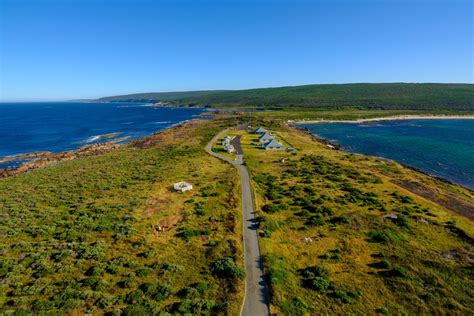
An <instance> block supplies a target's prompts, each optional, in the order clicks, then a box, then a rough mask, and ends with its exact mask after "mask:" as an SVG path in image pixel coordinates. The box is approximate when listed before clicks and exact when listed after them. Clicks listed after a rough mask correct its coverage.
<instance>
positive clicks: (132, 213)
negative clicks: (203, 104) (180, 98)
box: [0, 121, 243, 315]
mask: <svg viewBox="0 0 474 316" xmlns="http://www.w3.org/2000/svg"><path fill="white" fill-rule="evenodd" d="M222 128H223V126H221V125H219V124H218V123H214V122H212V123H211V122H209V121H203V122H191V123H187V124H185V125H183V126H181V127H177V128H172V129H170V130H167V131H163V132H161V133H159V134H157V135H155V136H151V137H148V138H145V139H141V140H138V141H135V142H133V143H131V144H130V145H129V146H127V147H123V148H120V149H117V150H115V151H113V152H111V153H107V154H104V155H101V156H98V157H90V158H86V159H78V160H73V161H64V162H60V163H57V164H56V165H55V166H51V167H47V168H44V169H40V170H36V171H34V172H30V173H26V174H22V175H18V176H16V177H9V178H5V179H1V180H0V214H1V221H0V223H1V224H0V231H1V234H0V244H1V249H0V252H1V254H2V255H1V258H0V280H1V281H0V289H1V290H0V292H1V294H0V311H4V312H6V311H17V312H18V311H24V314H28V313H27V311H31V312H34V313H35V314H54V313H56V314H64V313H68V314H84V313H93V314H104V313H107V314H113V315H115V314H119V313H122V314H123V315H152V314H158V313H160V312H168V313H172V314H187V313H192V314H203V315H204V314H238V311H239V308H240V304H241V301H242V295H243V280H242V276H243V270H242V264H243V260H242V244H241V218H240V212H239V208H240V204H239V203H240V200H239V194H240V193H239V185H238V184H239V178H238V174H237V172H236V170H234V169H233V168H232V167H231V166H230V165H227V164H225V163H222V162H220V161H217V160H216V159H214V158H212V157H210V156H209V155H207V154H206V153H205V152H204V150H203V149H202V148H203V147H204V145H205V144H206V143H207V142H208V141H209V140H210V139H211V138H212V136H214V134H215V133H217V132H218V131H219V130H220V129H222ZM181 180H186V181H189V182H190V183H192V184H193V190H191V191H188V192H185V193H179V192H175V191H173V190H172V184H173V182H177V181H181Z"/></svg>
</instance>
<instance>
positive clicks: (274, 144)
mask: <svg viewBox="0 0 474 316" xmlns="http://www.w3.org/2000/svg"><path fill="white" fill-rule="evenodd" d="M263 146H265V147H283V144H282V143H280V142H279V141H277V140H276V139H275V138H274V139H272V140H270V141H269V142H267V143H265V144H264V145H263Z"/></svg>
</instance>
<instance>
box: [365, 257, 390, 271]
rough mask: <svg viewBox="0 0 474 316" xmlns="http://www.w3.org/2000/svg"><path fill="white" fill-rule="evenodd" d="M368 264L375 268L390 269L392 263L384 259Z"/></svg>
mask: <svg viewBox="0 0 474 316" xmlns="http://www.w3.org/2000/svg"><path fill="white" fill-rule="evenodd" d="M370 266H371V267H373V268H376V269H390V268H391V267H392V263H391V262H390V261H389V260H386V259H385V260H382V261H379V262H374V263H371V264H370Z"/></svg>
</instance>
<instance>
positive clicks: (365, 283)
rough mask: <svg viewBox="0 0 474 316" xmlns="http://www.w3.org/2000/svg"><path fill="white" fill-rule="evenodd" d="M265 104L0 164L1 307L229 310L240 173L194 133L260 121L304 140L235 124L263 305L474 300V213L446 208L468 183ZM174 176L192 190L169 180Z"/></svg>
mask: <svg viewBox="0 0 474 316" xmlns="http://www.w3.org/2000/svg"><path fill="white" fill-rule="evenodd" d="M269 113H271V112H264V113H249V114H246V116H244V117H231V118H227V119H216V120H213V121H201V122H199V123H198V122H192V123H187V124H185V125H184V126H182V127H178V128H173V129H171V130H168V131H164V132H161V133H159V134H157V135H155V136H152V137H149V138H145V139H141V140H137V141H135V142H133V143H131V144H130V145H129V146H127V147H124V148H122V149H119V150H117V151H115V152H112V153H109V154H105V155H102V156H99V157H92V158H87V159H80V160H73V161H64V162H61V163H58V164H57V165H54V166H51V167H48V168H44V169H40V170H37V171H35V172H31V173H27V174H23V175H20V176H17V177H11V178H5V179H0V218H1V220H0V245H1V246H0V253H1V254H2V256H1V257H0V312H1V311H14V310H22V309H23V310H30V311H34V312H36V313H41V312H43V311H45V312H44V313H46V314H51V313H54V312H56V313H58V314H63V313H65V312H67V313H69V314H84V313H92V314H103V313H109V314H118V313H120V312H122V313H123V314H124V315H149V314H153V313H155V314H157V313H159V312H167V313H173V314H186V313H192V314H204V315H205V314H229V315H237V314H238V313H239V308H240V304H241V302H242V298H243V287H244V286H243V279H242V278H243V271H242V269H241V268H240V267H241V266H242V262H243V260H242V243H241V239H242V236H241V215H240V214H241V213H240V192H239V188H240V184H239V177H238V174H237V172H236V170H235V169H234V168H232V167H231V166H230V165H227V164H224V163H222V162H220V161H219V160H217V159H215V158H212V157H210V156H208V155H207V154H206V153H205V151H204V149H203V148H204V146H205V144H206V143H207V142H208V141H209V140H210V139H211V138H212V137H213V136H214V135H215V134H217V133H218V132H219V131H221V130H223V129H225V128H227V127H229V126H234V125H237V124H239V123H242V122H244V121H248V120H253V121H252V123H253V125H254V126H257V125H260V124H264V127H266V128H269V129H271V130H272V131H273V132H274V133H275V134H276V135H277V137H278V139H279V140H280V141H282V142H283V143H284V144H285V145H287V146H290V147H294V148H296V150H297V151H296V153H287V152H285V151H265V150H264V149H262V148H261V147H260V146H259V142H258V140H257V136H256V135H252V134H248V133H246V132H244V131H230V132H229V133H230V134H236V135H237V134H239V135H242V142H243V149H244V154H245V162H246V164H247V166H248V168H249V171H250V172H251V175H252V178H253V185H254V189H255V196H256V203H257V215H258V226H259V233H260V234H261V239H260V242H261V250H262V253H263V255H264V257H265V271H266V274H267V277H268V280H269V284H270V287H271V288H270V291H271V311H272V313H274V314H288V315H301V314H374V313H376V312H378V313H390V314H404V313H407V314H472V313H473V310H474V307H473V306H474V301H473V299H472V297H474V293H473V291H472V289H473V288H474V282H473V279H474V278H473V274H472V268H473V266H472V258H473V257H474V251H473V248H474V240H473V237H472V236H474V226H473V225H472V221H471V220H468V219H467V218H466V217H463V216H461V215H459V214H457V213H456V212H453V211H451V210H449V209H448V208H450V209H452V210H457V211H459V210H462V209H472V208H474V194H473V192H471V191H468V190H466V189H463V188H462V187H459V186H455V185H451V184H448V183H444V182H441V181H439V180H436V179H433V178H431V177H428V176H426V175H423V174H421V173H418V172H415V171H412V170H409V169H407V168H404V167H402V166H400V165H398V164H396V163H394V162H391V161H387V160H383V159H379V158H375V157H367V156H363V155H355V154H348V153H346V152H342V151H335V150H331V149H329V148H328V147H327V146H326V145H324V144H322V143H319V142H316V141H315V140H313V138H312V137H311V136H309V135H307V134H305V133H303V132H301V131H299V130H296V129H294V128H291V127H287V126H285V125H282V124H281V122H282V121H283V120H284V116H281V117H276V118H274V117H273V116H272V115H271V114H269ZM357 113H358V114H357V115H365V116H366V117H367V115H368V114H362V113H360V112H357ZM300 114H301V113H300ZM300 114H298V113H296V114H289V115H294V117H296V116H298V115H300ZM372 114H374V115H375V113H373V112H371V114H370V115H372ZM403 114H406V111H405V112H404V113H403ZM304 115H306V114H304ZM324 115H329V116H330V114H329V113H328V114H324ZM331 115H333V116H338V117H344V118H345V119H347V118H348V116H351V117H352V116H354V115H355V113H353V112H350V113H349V112H347V113H345V114H344V113H343V112H341V113H337V112H333V113H332V114H331ZM390 115H393V113H391V114H390ZM327 118H330V117H327ZM282 158H285V159H284V160H282ZM183 180H184V181H188V182H190V183H191V184H192V185H193V186H194V188H193V190H192V191H190V192H186V193H183V194H181V193H176V192H173V191H172V190H171V185H172V184H173V183H174V182H177V181H183ZM413 192H418V193H417V194H419V195H417V194H415V193H413ZM422 196H423V197H422ZM441 205H444V206H441Z"/></svg>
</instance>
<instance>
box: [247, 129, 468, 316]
mask: <svg viewBox="0 0 474 316" xmlns="http://www.w3.org/2000/svg"><path fill="white" fill-rule="evenodd" d="M273 129H274V130H275V131H276V132H277V133H278V134H279V135H280V137H281V138H282V139H284V140H285V141H286V142H287V143H288V144H290V145H291V146H292V147H294V148H296V151H295V152H292V153H288V152H285V151H276V152H268V151H264V150H261V149H259V148H258V147H256V146H254V142H255V138H256V136H255V135H252V134H248V135H245V136H243V138H242V139H243V143H244V144H243V148H244V152H245V154H246V164H247V166H248V168H249V170H250V172H251V174H252V178H253V182H254V187H255V192H256V194H255V195H256V197H257V225H258V231H259V234H260V236H261V240H260V243H261V251H262V255H263V256H264V264H265V272H266V277H267V280H268V284H269V290H270V296H271V311H272V313H275V314H285V315H302V314H354V313H355V314H367V313H368V314H372V313H373V314H376V313H379V314H387V313H388V314H450V313H459V314H469V313H472V312H473V307H474V300H473V299H472V297H474V296H473V294H474V293H473V292H472V290H471V289H472V288H473V285H474V283H473V282H472V258H473V256H474V253H473V246H474V239H473V238H472V236H473V235H474V229H473V226H472V221H470V220H469V219H467V218H465V217H464V216H462V215H459V214H457V213H455V212H454V210H455V207H452V208H451V210H452V211H450V210H448V208H449V205H447V204H446V205H447V207H443V206H441V205H439V204H438V203H436V199H437V198H436V197H435V196H429V195H426V197H425V198H422V197H420V196H419V195H416V194H413V192H411V191H410V189H411V188H412V187H410V186H409V185H407V184H408V183H411V184H413V185H417V187H418V188H424V190H425V191H432V192H436V195H437V196H438V197H440V196H444V197H445V199H449V198H448V197H449V196H451V197H452V198H454V200H451V202H452V204H451V205H452V206H454V205H455V204H457V203H461V204H462V203H465V204H464V207H465V209H466V210H467V209H469V208H470V209H471V216H472V209H474V194H473V192H471V191H469V190H467V189H464V188H461V187H459V186H456V185H450V184H447V183H444V182H441V181H439V180H436V179H433V178H430V177H429V176H426V175H423V174H420V173H417V172H414V171H412V170H409V169H406V168H404V167H402V166H400V165H398V164H397V163H394V162H391V161H387V160H383V159H380V158H375V157H368V156H364V155H356V154H348V153H346V152H343V151H338V150H334V149H331V148H329V147H328V146H327V145H326V144H324V143H319V142H317V141H315V139H313V138H312V136H310V135H308V134H306V133H304V132H302V131H300V130H297V129H295V128H292V127H287V126H284V125H281V126H278V125H277V124H274V125H273ZM412 191H414V192H415V190H412ZM433 201H434V202H433ZM448 204H449V203H448ZM461 208H462V207H461ZM460 213H462V212H460Z"/></svg>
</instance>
